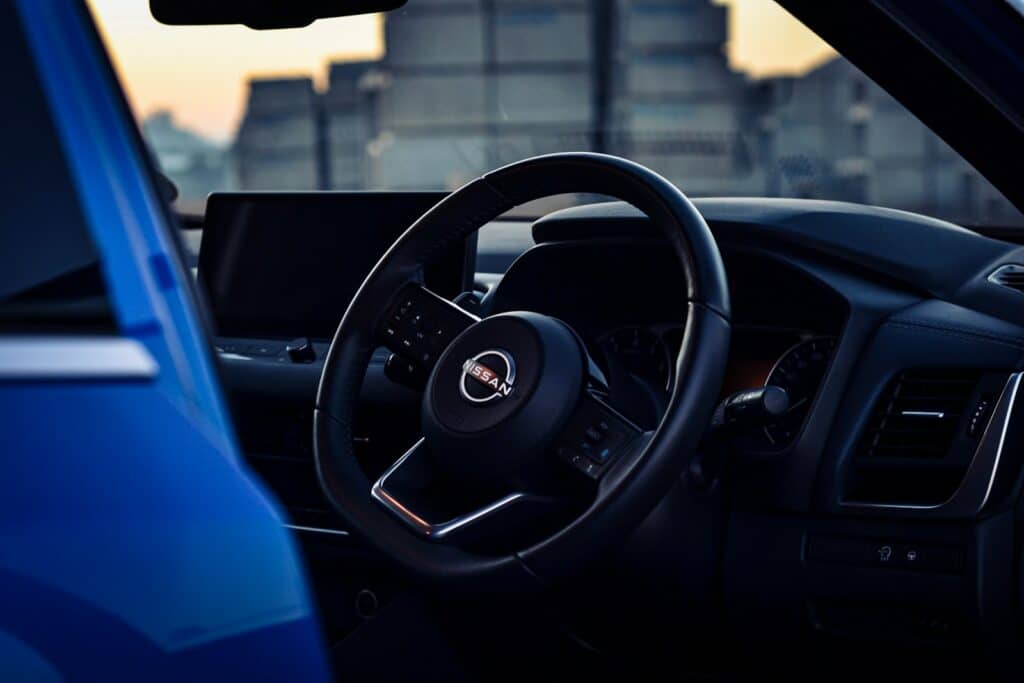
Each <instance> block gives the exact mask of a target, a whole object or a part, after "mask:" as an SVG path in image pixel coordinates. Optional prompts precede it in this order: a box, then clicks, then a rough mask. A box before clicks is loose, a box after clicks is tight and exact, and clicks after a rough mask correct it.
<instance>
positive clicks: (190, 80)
mask: <svg viewBox="0 0 1024 683" xmlns="http://www.w3.org/2000/svg"><path fill="white" fill-rule="evenodd" d="M411 1H412V2H415V1H416V0H411ZM714 2H716V3H717V4H723V5H728V6H730V7H731V8H732V12H731V17H730V26H729V30H730V43H729V46H728V54H729V59H730V62H731V63H732V65H733V66H734V67H736V68H741V69H744V70H746V71H748V72H749V73H751V74H752V75H754V76H765V75H773V74H782V73H800V72H803V71H806V70H807V69H808V68H809V67H811V66H814V65H815V64H817V63H819V62H821V61H822V60H823V59H825V58H827V57H829V56H831V55H832V54H834V52H833V51H832V50H831V49H829V48H828V46H826V45H825V44H824V43H822V42H821V40H819V39H818V38H817V37H816V36H814V35H813V34H812V33H810V31H808V30H807V29H806V28H804V27H803V26H802V25H801V24H800V23H799V22H797V21H796V20H795V19H793V18H792V17H791V16H790V15H789V14H787V13H786V12H785V10H783V9H781V8H780V7H779V6H778V5H776V4H775V3H774V2H773V0H714ZM88 4H89V6H90V7H91V8H92V11H93V14H94V16H95V17H96V18H97V19H98V21H99V24H100V31H101V33H102V34H103V36H104V39H105V40H106V43H107V47H108V49H109V50H111V52H112V54H113V58H114V63H115V66H116V68H117V70H118V73H119V74H120V77H121V81H122V84H123V85H124V86H125V88H126V89H127V91H128V97H129V100H130V101H131V103H132V106H133V107H134V109H135V112H136V114H137V115H139V116H146V115H148V114H150V113H152V112H153V111H156V110H159V109H169V110H171V111H172V112H173V113H174V115H175V119H176V120H177V122H178V123H179V124H180V125H184V126H186V127H188V128H191V129H193V130H195V131H197V132H199V133H201V134H203V135H206V136H208V137H210V138H213V139H215V140H218V141H221V142H224V141H227V140H230V139H231V138H232V136H233V135H234V132H235V129H236V127H237V125H238V118H239V116H240V115H241V111H242V108H243V107H244V104H245V96H246V91H245V80H246V78H247V77H249V76H250V75H253V74H259V75H270V76H284V75H312V76H313V77H314V78H316V79H317V81H318V82H320V83H322V82H323V80H324V78H325V76H326V69H327V64H328V63H329V62H331V61H339V60H353V59H375V58H379V57H380V56H381V54H382V51H383V45H382V43H383V32H382V26H383V24H382V21H381V18H380V17H379V16H376V15H374V16H365V17H346V18H341V19H329V20H321V21H318V22H316V23H314V24H313V25H312V26H307V27H305V28H301V29H289V30H278V31H253V30H251V29H248V28H245V27H236V26H185V27H173V26H163V25H161V24H158V23H157V22H156V21H155V20H154V19H153V18H152V17H151V16H150V15H149V3H148V2H146V1H145V0H88Z"/></svg>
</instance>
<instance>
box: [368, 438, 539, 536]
mask: <svg viewBox="0 0 1024 683" xmlns="http://www.w3.org/2000/svg"><path fill="white" fill-rule="evenodd" d="M442 478H443V474H442V473H440V472H439V471H438V470H437V468H436V466H435V465H434V463H433V462H432V461H431V459H430V453H429V447H428V446H427V444H426V440H425V439H422V438H421V439H420V440H419V441H417V442H416V444H415V445H414V446H413V447H412V448H410V449H409V450H408V451H406V453H405V454H404V455H403V456H402V457H400V458H399V459H398V460H397V461H395V464H394V465H392V466H391V467H390V468H388V470H387V471H386V472H385V473H384V474H382V475H381V477H380V478H379V479H378V480H377V481H376V482H375V483H374V484H373V487H372V488H371V490H370V495H371V496H372V497H373V498H374V500H376V501H377V502H378V503H380V504H381V505H383V506H384V507H385V508H386V509H387V510H388V511H390V512H391V513H392V514H393V515H395V516H396V517H397V518H398V519H400V520H401V521H402V522H403V523H404V524H405V525H406V526H407V527H409V528H410V529H412V530H413V531H414V532H415V533H417V534H419V535H420V536H423V537H424V538H426V539H429V540H432V541H450V542H458V543H461V542H473V541H476V540H480V539H483V538H488V537H492V538H493V536H494V535H495V534H499V533H502V534H507V533H510V532H511V531H512V529H514V528H516V527H517V526H519V525H521V524H522V523H524V522H526V521H528V520H531V519H535V518H536V517H537V516H539V515H541V514H544V513H546V512H547V511H549V510H550V509H551V508H552V507H554V506H557V505H559V503H558V501H556V500H555V499H554V498H551V497H547V496H541V495H535V494H532V493H527V492H524V491H509V492H505V493H502V494H495V495H493V496H491V497H487V494H484V493H482V492H481V493H480V495H478V496H477V500H475V501H470V502H466V503H465V504H463V505H461V506H460V505H459V504H458V503H456V504H453V503H452V501H450V500H448V501H445V502H446V503H447V504H441V505H439V504H438V497H437V496H436V495H431V494H432V492H433V493H436V490H437V489H441V488H444V484H443V483H440V482H439V480H441V479H442Z"/></svg>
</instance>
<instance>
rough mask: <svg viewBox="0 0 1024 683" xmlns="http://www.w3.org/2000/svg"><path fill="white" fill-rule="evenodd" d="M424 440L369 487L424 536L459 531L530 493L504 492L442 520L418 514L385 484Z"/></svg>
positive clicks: (436, 537)
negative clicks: (499, 496)
mask: <svg viewBox="0 0 1024 683" xmlns="http://www.w3.org/2000/svg"><path fill="white" fill-rule="evenodd" d="M424 442H425V439H422V438H421V439H420V440H419V441H417V442H416V443H415V444H414V445H413V447H412V448H410V449H409V450H408V451H406V452H405V454H404V455H402V457H400V458H399V459H398V460H397V461H395V464H393V465H392V466H391V467H389V468H388V470H387V471H386V472H384V474H382V475H381V477H380V479H378V480H377V481H376V482H375V483H374V484H373V487H372V488H371V489H370V495H371V496H373V498H374V500H376V501H377V502H379V503H380V504H381V505H383V506H384V507H386V508H387V509H388V510H390V511H391V512H392V513H393V514H394V515H395V516H396V517H398V518H399V519H400V520H402V521H403V522H405V524H406V525H407V526H409V527H411V528H412V529H413V530H415V531H417V532H418V533H420V534H422V535H423V536H425V537H427V538H430V539H434V540H442V539H444V538H446V537H448V536H451V535H452V534H453V533H455V532H456V531H459V530H460V529H463V528H465V527H467V526H469V525H471V524H474V523H476V522H479V521H481V520H483V519H485V518H487V517H489V516H491V515H493V514H495V513H496V512H498V511H499V510H502V509H504V508H506V507H508V506H510V505H512V504H513V503H516V502H518V501H521V500H525V499H526V498H529V497H530V496H529V495H528V494H526V493H522V492H516V493H510V494H508V495H507V496H504V497H502V498H499V499H498V500H496V501H494V502H493V503H491V504H489V505H485V506H484V507H482V508H478V509H476V510H474V511H473V512H469V513H467V514H464V515H459V516H458V517H454V518H452V519H449V520H447V521H445V522H441V523H436V524H435V523H432V522H429V521H427V520H426V519H424V518H423V517H422V516H420V515H419V514H417V513H415V512H413V511H412V510H411V509H410V508H409V507H408V506H406V505H405V504H404V503H402V502H401V501H400V500H399V499H398V498H396V497H395V496H394V495H393V494H392V493H390V492H389V491H388V490H387V488H385V486H386V484H387V481H388V479H389V478H390V477H391V476H392V475H393V474H394V473H395V472H397V471H398V470H399V469H401V467H402V465H403V464H404V463H405V462H406V461H407V460H408V459H409V457H410V456H412V454H413V453H415V452H416V450H417V449H419V448H422V447H423V445H424Z"/></svg>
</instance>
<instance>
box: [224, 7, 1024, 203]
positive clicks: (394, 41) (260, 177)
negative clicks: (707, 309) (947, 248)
mask: <svg viewBox="0 0 1024 683" xmlns="http://www.w3.org/2000/svg"><path fill="white" fill-rule="evenodd" d="M384 33H385V48H386V49H385V56H384V58H383V59H381V60H380V61H371V62H348V63H337V64H332V65H331V66H330V68H329V77H328V83H327V87H326V89H325V91H324V92H317V91H316V90H315V88H314V87H313V82H312V80H311V79H308V78H299V79H285V80H281V79H275V80H264V79H254V80H252V81H251V82H250V87H249V98H248V103H247V108H246V112H245V115H244V117H243V120H242V123H241V126H240V128H239V132H238V138H237V141H236V144H235V149H234V153H235V156H234V158H235V163H236V165H237V177H238V181H239V184H240V186H241V187H242V188H245V189H279V190H286V189H310V188H319V189H353V190H354V189H366V188H373V189H453V188H455V187H458V186H459V185H461V184H462V183H464V182H466V181H467V180H470V179H472V178H474V177H476V176H478V175H480V174H481V173H483V172H485V171H487V170H489V169H492V168H495V167H497V166H500V165H502V164H505V163H509V162H512V161H515V160H517V159H521V158H525V157H529V156H533V155H536V154H544V153H547V152H555V151H566V150H583V151H602V152H608V153H612V154H619V155H622V156H626V157H629V158H631V159H634V160H636V161H638V162H639V163H642V164H645V165H648V166H650V167H652V168H654V169H655V170H657V171H659V172H660V173H662V174H663V175H665V176H666V177H668V178H669V179H670V180H672V181H673V182H676V183H677V184H679V186H680V187H681V188H682V189H683V190H684V191H686V192H687V193H689V194H693V195H698V196H701V195H703V196H708V195H753V196H764V195H767V196H788V197H828V198H841V199H848V200H851V201H858V202H866V203H875V204H881V205H888V206H898V207H901V208H908V209H914V210H919V211H923V212H927V213H930V214H933V215H939V216H942V217H945V218H949V219H953V220H965V219H971V220H978V217H981V216H984V217H985V219H986V220H992V221H998V220H999V219H1000V218H1001V217H1003V216H1006V217H1010V216H1015V215H1017V214H1016V212H1015V211H1014V210H1013V209H1012V207H1010V205H1009V204H1008V203H1006V202H1005V201H1004V200H1002V199H1001V197H1000V196H999V194H998V193H997V192H996V191H995V190H994V189H993V188H992V187H991V186H990V185H989V184H988V183H987V182H986V181H985V180H984V179H983V178H981V177H980V176H979V175H978V174H977V173H976V172H974V171H973V169H971V168H970V167H969V166H968V165H967V164H965V163H964V162H963V161H962V160H961V159H960V158H959V156H958V155H956V154H955V153H954V152H953V151H952V150H951V149H949V148H948V147H947V146H945V145H944V144H943V143H942V142H941V141H940V140H938V138H936V137H935V136H934V135H932V134H931V133H930V132H929V131H928V130H927V129H926V128H925V127H924V126H923V125H922V124H920V123H919V122H918V121H917V120H916V119H915V118H914V117H912V116H911V115H910V114H909V113H908V112H906V110H905V109H903V107H902V106H901V105H899V104H898V103H897V102H895V101H894V100H893V99H892V98H891V97H889V96H888V95H887V94H886V93H885V92H884V91H882V90H881V89H880V88H878V87H876V86H874V84H872V83H871V82H870V81H869V80H868V79H867V78H866V77H864V76H863V75H861V74H860V73H859V72H858V71H857V70H856V69H855V68H854V67H852V66H851V65H850V64H849V63H848V62H846V61H845V60H843V59H841V58H838V57H837V58H834V59H831V60H829V61H827V62H826V63H824V64H822V65H820V66H818V67H817V68H815V69H813V70H811V71H810V72H808V73H807V74H805V75H803V76H800V77H786V78H772V79H760V80H755V79H751V78H749V77H748V76H747V75H746V74H745V73H743V72H740V71H737V70H734V69H732V68H731V67H730V65H729V62H728V59H727V57H726V53H725V46H726V43H727V41H728V39H729V35H728V9H727V8H726V7H724V6H721V5H717V4H714V3H712V2H711V1H710V0H544V1H543V2H542V1H540V0H417V2H415V3H410V4H409V5H408V6H407V7H406V8H405V9H403V10H401V11H399V12H396V13H392V14H389V15H387V17H386V19H385V29H384Z"/></svg>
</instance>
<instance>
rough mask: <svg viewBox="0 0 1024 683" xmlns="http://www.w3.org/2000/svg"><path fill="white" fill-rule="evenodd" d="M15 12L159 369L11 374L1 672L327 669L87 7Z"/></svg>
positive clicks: (292, 551) (314, 672)
mask: <svg viewBox="0 0 1024 683" xmlns="http://www.w3.org/2000/svg"><path fill="white" fill-rule="evenodd" d="M15 4H16V6H17V8H18V10H19V13H20V16H21V20H22V23H23V28H24V31H25V34H26V37H27V39H28V42H29V44H30V46H31V49H32V51H33V54H34V58H35V61H36V65H37V70H38V72H39V77H40V79H41V80H42V81H43V84H44V90H45V92H46V95H47V98H48V100H49V102H50V104H51V108H52V110H53V115H54V119H55V123H56V124H57V127H58V129H59V133H60V136H61V140H62V144H63V147H64V150H65V155H66V156H67V159H68V164H69V167H70V169H71V172H72V175H73V177H74V179H75V183H76V187H77V190H78V194H79V199H80V202H81V205H82V207H83V210H84V212H85V214H86V218H87V221H88V223H89V226H90V229H91V231H92V236H93V240H94V242H95V244H96V245H97V249H98V251H99V253H100V254H101V258H102V260H103V272H104V274H105V277H106V282H107V286H108V290H109V293H110V297H111V300H112V302H113V305H114V308H115V311H116V316H117V322H118V326H119V329H120V330H121V333H122V334H123V335H124V336H125V337H129V338H132V339H135V340H137V341H139V342H140V343H142V344H143V345H144V346H145V347H146V349H147V350H148V351H149V353H150V354H151V355H152V357H153V358H154V359H155V361H156V363H157V365H158V366H159V370H158V372H157V373H156V375H155V376H154V377H153V378H151V379H140V380H127V381H126V380H121V381H116V380H108V381H93V380H90V381H82V380H78V381H70V380H68V381H63V380H60V379H53V380H50V381H47V382H37V383H32V382H24V381H20V382H19V381H10V380H8V381H4V380H2V379H0V415H2V416H3V417H2V421H0V434H2V436H0V457H2V458H3V461H4V470H3V473H4V476H3V477H0V539H2V541H0V679H2V680H18V679H22V678H29V677H32V678H37V679H38V680H49V679H52V678H58V679H59V678H70V679H74V680H79V679H81V680H97V679H99V680H149V679H163V680H209V679H225V680H238V679H245V678H253V679H259V680H304V681H305V680H309V681H318V680H326V679H327V678H328V677H329V676H328V669H327V665H326V660H325V656H324V648H323V644H322V642H321V638H320V635H319V630H318V627H317V624H316V619H315V614H314V612H313V608H312V605H311V599H310V595H309V592H308V588H307V586H306V581H305V575H304V571H303V567H302V565H301V561H300V559H299V554H298V551H297V548H296V547H295V543H294V539H293V538H292V536H291V534H290V532H289V531H288V530H287V529H285V528H284V527H283V526H282V524H281V518H280V515H279V514H278V512H277V510H276V509H275V506H274V503H273V502H272V500H271V498H270V496H269V495H268V494H267V493H266V492H265V491H264V490H263V488H262V486H260V485H259V484H258V483H257V481H256V480H255V478H254V477H253V476H252V475H251V473H249V472H248V471H247V470H246V468H245V466H244V464H243V463H242V461H241V459H240V458H239V456H238V446H237V444H236V441H235V438H234V434H233V432H232V430H231V427H230V421H229V418H228V413H227V410H226V407H225V403H224V400H223V397H222V396H221V394H220V390H219V388H218V385H217V381H216V375H215V373H214V368H213V365H212V359H211V357H210V354H209V350H208V347H207V346H206V343H205V341H204V337H203V331H202V328H201V326H200V325H199V324H198V316H197V312H196V311H195V310H194V309H193V308H192V304H191V299H190V298H189V296H188V295H187V289H186V287H187V284H186V282H184V281H183V279H184V277H185V276H184V275H183V273H184V271H183V270H182V269H180V268H178V267H177V265H176V264H177V262H176V261H175V256H174V255H173V247H172V245H171V243H170V241H169V239H168V235H167V232H166V231H167V229H168V228H167V226H166V225H165V224H164V221H165V219H164V215H163V213H162V211H161V209H160V207H159V204H158V203H157V201H158V200H157V198H156V196H155V195H154V192H153V189H152V188H151V187H150V186H149V184H148V181H147V176H146V174H145V172H144V168H145V167H144V161H143V159H141V158H140V157H139V153H138V152H139V150H138V149H137V147H136V144H135V142H134V140H133V137H132V134H131V131H130V129H129V128H127V126H128V125H131V124H130V122H129V121H126V120H125V111H124V109H123V107H122V106H120V103H119V100H118V99H117V92H116V90H115V87H116V84H115V83H113V82H112V81H111V79H110V78H109V73H108V72H107V71H106V69H107V65H106V63H105V62H104V60H105V59H106V57H105V56H104V55H103V54H102V53H100V51H99V47H98V44H97V42H96V41H95V40H94V37H93V35H92V34H91V27H90V26H89V25H88V24H87V22H88V15H87V14H86V13H85V12H84V11H79V8H77V7H75V8H74V11H69V7H70V6H71V3H68V2H66V0H16V2H15ZM169 265H170V266H172V267H170V268H169V267H168V266H169ZM168 273H170V274H171V277H170V278H168V277H167V274H168Z"/></svg>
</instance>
